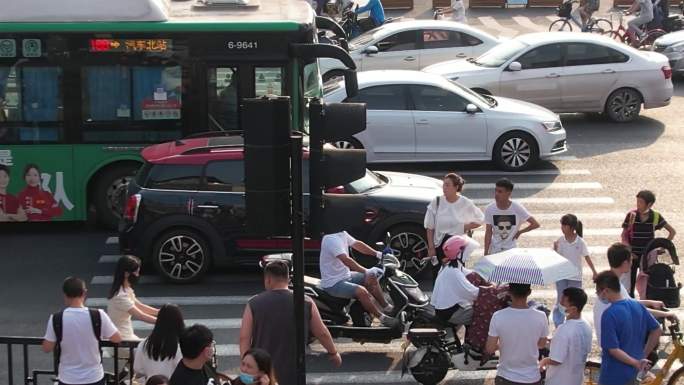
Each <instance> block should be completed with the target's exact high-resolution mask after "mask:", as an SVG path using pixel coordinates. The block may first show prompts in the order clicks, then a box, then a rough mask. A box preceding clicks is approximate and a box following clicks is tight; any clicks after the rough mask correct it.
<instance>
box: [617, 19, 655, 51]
mask: <svg viewBox="0 0 684 385" xmlns="http://www.w3.org/2000/svg"><path fill="white" fill-rule="evenodd" d="M615 14H616V15H617V16H618V27H617V28H616V29H615V30H614V31H612V32H611V34H610V37H611V38H612V39H615V40H617V41H620V42H622V43H625V44H628V45H630V46H632V47H634V48H647V47H650V46H652V45H653V42H654V41H656V39H657V38H659V37H661V36H663V35H665V34H667V32H665V30H663V29H660V28H654V29H648V26H647V25H643V26H641V29H642V30H643V31H645V32H644V36H643V37H642V38H639V37H638V36H637V35H636V34H634V35H632V34H631V33H628V32H627V28H625V26H624V25H623V23H622V19H623V18H624V16H625V13H623V12H616V13H615Z"/></svg>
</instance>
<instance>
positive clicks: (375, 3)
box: [356, 0, 385, 27]
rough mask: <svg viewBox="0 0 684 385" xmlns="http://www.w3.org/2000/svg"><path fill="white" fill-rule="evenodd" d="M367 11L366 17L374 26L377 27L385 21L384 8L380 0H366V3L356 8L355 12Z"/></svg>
mask: <svg viewBox="0 0 684 385" xmlns="http://www.w3.org/2000/svg"><path fill="white" fill-rule="evenodd" d="M367 11H370V12H369V13H370V14H369V15H368V17H369V18H370V19H371V21H372V22H373V24H374V27H379V26H381V25H382V24H383V23H384V22H385V9H384V8H383V7H382V3H381V2H380V0H368V2H367V3H366V5H364V6H363V7H358V8H356V13H357V14H359V13H364V12H367Z"/></svg>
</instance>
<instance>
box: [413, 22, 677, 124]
mask: <svg viewBox="0 0 684 385" xmlns="http://www.w3.org/2000/svg"><path fill="white" fill-rule="evenodd" d="M423 71H425V72H430V73H436V74H440V75H442V76H445V77H447V78H448V79H450V80H455V81H458V82H459V83H460V84H463V85H465V86H467V87H471V88H473V89H475V90H477V91H479V92H482V93H489V94H492V95H500V96H507V97H512V98H517V99H522V100H525V101H528V102H532V103H535V104H539V105H541V106H544V107H546V108H548V109H550V110H551V111H554V112H557V113H561V112H604V113H605V114H606V115H607V116H608V117H609V118H610V119H611V120H613V121H616V122H629V121H633V120H635V119H636V118H637V117H638V116H639V112H640V111H641V106H642V105H643V107H644V108H656V107H663V106H667V105H668V104H670V98H672V92H673V87H672V69H671V68H670V66H669V63H668V60H667V57H665V56H664V55H661V54H659V53H655V52H645V51H638V50H636V49H633V48H631V47H628V46H627V45H625V44H622V43H619V42H616V41H614V40H612V39H610V38H607V37H604V36H599V35H596V34H590V33H582V34H580V33H569V32H552V33H548V32H547V33H533V34H526V35H520V36H518V37H516V38H515V39H512V40H511V41H508V42H506V43H504V44H500V45H498V46H496V47H494V48H492V49H491V50H489V51H487V52H486V53H485V54H483V55H482V56H480V57H478V58H477V59H471V60H456V61H448V62H444V63H439V64H435V65H432V66H429V67H427V68H425V69H424V70H423Z"/></svg>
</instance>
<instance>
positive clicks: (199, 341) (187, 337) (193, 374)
mask: <svg viewBox="0 0 684 385" xmlns="http://www.w3.org/2000/svg"><path fill="white" fill-rule="evenodd" d="M213 341H214V335H213V334H212V333H211V330H209V329H208V328H207V327H206V326H204V325H197V324H196V325H193V326H190V327H188V328H185V330H183V332H181V335H180V338H179V343H180V348H181V353H183V359H182V360H181V361H180V362H179V363H178V366H176V370H174V372H173V375H172V376H171V379H170V380H169V385H211V384H214V382H215V381H214V379H213V378H212V376H213V375H212V373H211V371H210V370H208V369H209V368H208V367H207V366H206V363H207V362H209V361H210V360H211V358H212V357H213V355H214V347H213Z"/></svg>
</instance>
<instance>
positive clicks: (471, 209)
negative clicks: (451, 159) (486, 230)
mask: <svg viewBox="0 0 684 385" xmlns="http://www.w3.org/2000/svg"><path fill="white" fill-rule="evenodd" d="M464 184H465V180H464V179H463V178H461V177H460V176H459V175H458V174H455V173H449V174H447V175H446V176H445V177H444V182H443V184H442V192H443V193H444V195H443V196H438V197H436V198H435V199H433V200H432V202H430V204H429V205H428V207H427V211H426V212H425V223H424V224H425V229H426V230H427V242H428V255H427V256H428V257H429V258H430V259H431V260H432V264H433V266H435V268H433V276H434V277H435V278H436V274H437V272H438V271H439V263H438V259H442V258H443V257H444V252H443V250H442V248H441V246H442V244H443V243H444V241H445V240H446V239H448V238H449V237H450V236H452V235H463V234H468V232H470V231H471V230H473V229H476V228H478V227H480V226H482V223H484V214H483V213H482V210H480V209H479V208H478V207H477V206H475V204H474V203H473V201H471V200H470V199H468V198H466V197H465V196H463V195H462V194H461V190H463V185H464Z"/></svg>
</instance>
